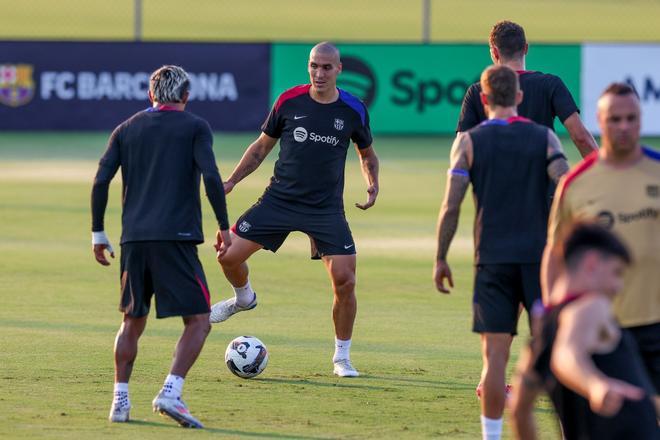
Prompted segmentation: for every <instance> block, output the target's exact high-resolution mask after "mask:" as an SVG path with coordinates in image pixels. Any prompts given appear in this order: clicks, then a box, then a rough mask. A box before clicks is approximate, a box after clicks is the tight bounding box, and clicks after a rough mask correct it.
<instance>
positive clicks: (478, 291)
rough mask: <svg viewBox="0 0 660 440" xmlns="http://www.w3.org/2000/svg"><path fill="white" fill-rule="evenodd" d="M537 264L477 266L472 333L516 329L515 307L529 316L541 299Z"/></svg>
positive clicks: (539, 269)
mask: <svg viewBox="0 0 660 440" xmlns="http://www.w3.org/2000/svg"><path fill="white" fill-rule="evenodd" d="M540 271H541V268H540V265H539V264H478V265H477V266H476V268H475V276H474V295H473V299H472V310H473V323H472V331H474V332H475V333H510V334H512V335H515V334H516V333H517V328H518V315H519V307H520V304H522V305H523V306H524V307H525V309H526V310H527V312H528V313H529V311H530V309H531V308H532V305H533V304H534V302H535V301H537V300H540V299H541V277H540Z"/></svg>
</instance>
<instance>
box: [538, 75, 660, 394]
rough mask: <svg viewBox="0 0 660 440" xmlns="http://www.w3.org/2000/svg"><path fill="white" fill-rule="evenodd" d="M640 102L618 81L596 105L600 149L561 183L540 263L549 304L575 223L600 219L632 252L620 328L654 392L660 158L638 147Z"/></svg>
mask: <svg viewBox="0 0 660 440" xmlns="http://www.w3.org/2000/svg"><path fill="white" fill-rule="evenodd" d="M640 121H641V110H640V102H639V97H638V96H637V93H636V92H635V90H634V89H633V88H632V87H630V86H629V85H627V84H621V83H613V84H611V85H610V86H608V87H607V88H606V89H605V91H604V92H603V94H602V95H601V97H600V99H599V101H598V124H599V126H600V129H601V133H602V138H601V144H602V145H601V149H600V151H599V152H597V153H593V154H591V155H590V156H588V157H587V158H585V159H584V160H583V161H582V162H581V163H579V164H578V165H576V166H575V167H574V168H573V169H572V170H571V171H570V172H569V173H568V174H567V175H566V177H565V178H564V179H563V180H562V182H561V183H560V185H559V187H558V188H557V192H556V194H555V198H554V204H553V207H552V211H551V214H550V221H549V228H548V241H547V245H546V248H545V251H544V256H543V263H542V275H541V278H542V283H543V293H544V301H545V302H546V303H547V302H548V296H549V292H550V291H551V290H552V288H553V286H554V284H555V280H556V279H557V276H558V273H560V272H561V271H562V267H563V263H562V261H561V257H560V254H559V253H558V252H557V249H556V246H555V245H556V243H557V242H558V237H559V236H560V234H561V233H562V230H563V229H564V228H565V225H567V224H570V223H571V222H573V221H575V220H585V219H596V220H597V221H598V222H599V223H600V224H602V225H603V226H605V227H607V228H609V229H611V230H613V231H615V232H616V233H618V234H619V235H620V236H621V237H622V238H623V240H624V242H625V243H626V245H627V246H628V247H629V248H630V251H631V254H632V264H631V266H630V269H629V270H628V272H627V273H626V278H625V283H624V288H623V291H622V292H621V294H620V295H618V296H617V297H616V299H615V300H614V303H613V307H614V313H615V316H616V317H617V319H618V320H619V322H620V324H621V326H622V327H624V328H627V329H628V330H630V331H631V333H632V334H633V336H634V337H635V339H636V341H637V344H638V345H639V349H640V353H641V355H642V359H643V361H644V364H645V366H646V369H647V370H648V373H649V376H650V377H651V380H652V381H653V384H654V386H655V388H656V391H658V390H659V389H660V153H658V152H657V151H654V150H652V149H650V148H648V147H645V146H643V145H641V144H640V139H639V138H640Z"/></svg>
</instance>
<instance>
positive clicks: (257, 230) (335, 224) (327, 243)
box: [231, 198, 356, 260]
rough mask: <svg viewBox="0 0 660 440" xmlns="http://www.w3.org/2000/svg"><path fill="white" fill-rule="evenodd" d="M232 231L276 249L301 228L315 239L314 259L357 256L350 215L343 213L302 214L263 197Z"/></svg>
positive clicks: (312, 248)
mask: <svg viewBox="0 0 660 440" xmlns="http://www.w3.org/2000/svg"><path fill="white" fill-rule="evenodd" d="M231 230H232V231H233V232H234V233H235V234H236V235H238V236H239V237H241V238H244V239H246V240H250V241H253V242H255V243H258V244H260V245H261V246H263V247H264V249H267V250H269V251H272V252H276V251H277V250H278V249H279V248H280V246H282V243H284V240H286V237H287V236H288V235H289V233H291V232H293V231H300V232H303V233H305V234H307V235H308V236H309V238H310V241H311V253H312V259H314V260H318V259H320V258H321V257H324V256H327V255H354V254H355V253H356V251H355V243H354V242H353V235H352V234H351V230H350V228H349V227H348V222H347V221H346V216H345V215H344V213H343V212H339V213H314V214H310V213H300V212H299V211H296V210H295V209H292V207H287V206H286V204H284V203H282V204H280V203H273V202H271V201H269V200H267V199H264V198H261V199H259V200H258V201H257V203H255V204H254V205H252V207H251V208H250V209H248V210H247V211H246V212H245V213H244V214H243V215H242V216H240V217H239V218H238V220H236V224H235V225H234V226H232V228H231Z"/></svg>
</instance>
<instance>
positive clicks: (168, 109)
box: [157, 105, 181, 112]
mask: <svg viewBox="0 0 660 440" xmlns="http://www.w3.org/2000/svg"><path fill="white" fill-rule="evenodd" d="M157 110H158V111H159V112H180V111H181V110H179V109H178V108H176V107H173V106H171V105H159V106H158V107H157Z"/></svg>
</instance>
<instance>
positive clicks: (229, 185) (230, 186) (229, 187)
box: [223, 180, 236, 194]
mask: <svg viewBox="0 0 660 440" xmlns="http://www.w3.org/2000/svg"><path fill="white" fill-rule="evenodd" d="M223 186H224V188H225V194H229V193H230V192H231V190H232V189H234V186H236V184H235V183H234V182H230V181H229V180H228V181H226V182H224V183H223Z"/></svg>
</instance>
